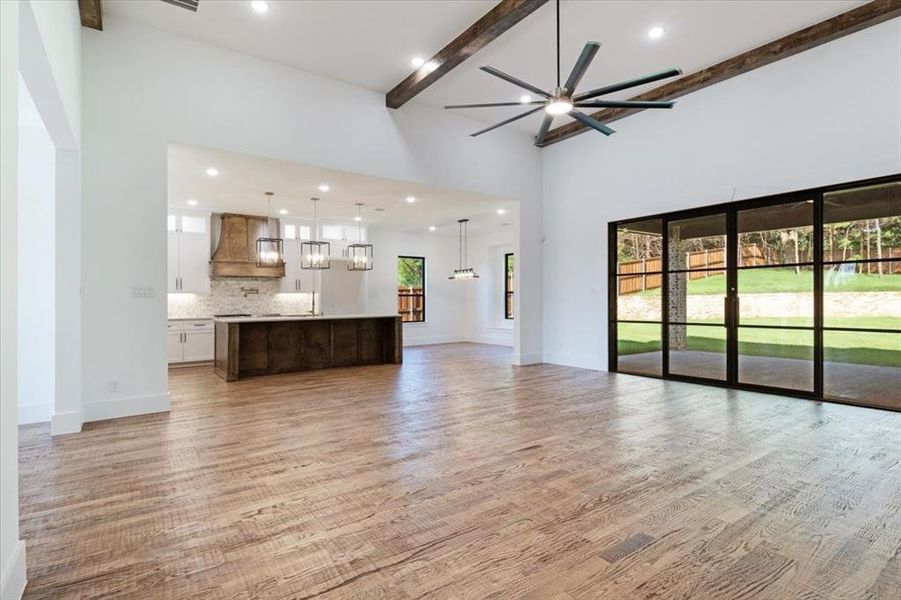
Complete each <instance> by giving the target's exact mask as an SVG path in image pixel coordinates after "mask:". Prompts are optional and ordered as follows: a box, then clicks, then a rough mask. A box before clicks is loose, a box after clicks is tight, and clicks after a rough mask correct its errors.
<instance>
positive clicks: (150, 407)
mask: <svg viewBox="0 0 901 600" xmlns="http://www.w3.org/2000/svg"><path fill="white" fill-rule="evenodd" d="M171 406H172V403H171V400H170V398H169V393H168V392H166V393H165V394H156V395H151V396H132V397H131V398H111V399H109V400H99V401H96V402H86V403H85V405H84V420H85V423H87V422H89V421H104V420H106V419H118V418H120V417H133V416H135V415H146V414H150V413H158V412H168V411H169V409H170V408H171Z"/></svg>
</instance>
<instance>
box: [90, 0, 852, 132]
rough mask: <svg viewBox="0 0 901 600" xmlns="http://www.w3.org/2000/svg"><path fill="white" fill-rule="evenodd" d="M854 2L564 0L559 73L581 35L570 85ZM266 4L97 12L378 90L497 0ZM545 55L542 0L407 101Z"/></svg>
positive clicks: (793, 25) (473, 84)
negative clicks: (579, 67)
mask: <svg viewBox="0 0 901 600" xmlns="http://www.w3.org/2000/svg"><path fill="white" fill-rule="evenodd" d="M864 3H865V2H864V0H770V1H762V0H705V1H700V0H695V1H676V0H668V1H658V2H644V1H640V0H629V1H625V0H623V1H615V0H609V1H603V2H602V1H596V0H563V2H561V13H562V16H561V21H562V23H561V37H562V41H561V53H562V61H561V62H562V65H561V67H562V71H563V78H564V79H565V77H566V75H567V74H568V73H569V70H570V69H571V68H572V65H573V63H574V62H575V60H576V57H577V56H578V55H579V52H581V50H582V46H583V45H584V44H585V42H587V41H597V42H600V43H601V49H600V51H599V52H598V54H597V57H596V58H595V60H594V63H593V64H592V65H591V68H590V70H589V72H588V73H587V75H586V76H585V78H584V79H583V81H582V84H581V85H580V89H586V90H587V89H590V88H592V87H597V86H600V85H603V84H607V83H613V82H617V81H621V80H624V79H629V78H632V77H636V76H638V75H643V74H646V73H650V72H654V71H658V70H661V69H664V68H667V67H671V66H677V67H680V68H682V70H683V71H684V72H685V73H691V72H693V71H696V70H698V69H702V68H704V67H707V66H710V65H712V64H715V63H717V62H719V61H721V60H724V59H726V58H728V57H730V56H734V55H736V54H739V53H741V52H744V51H746V50H750V49H752V48H755V47H757V46H760V45H762V44H765V43H767V42H770V41H772V40H774V39H777V38H779V37H782V36H784V35H787V34H789V33H791V32H793V31H797V30H798V29H801V28H803V27H806V26H809V25H812V24H814V23H817V22H820V21H823V20H825V19H828V18H830V17H833V16H835V15H837V14H840V13H843V12H846V11H848V10H851V9H852V8H854V7H856V6H859V5H861V4H864ZM269 4H270V10H269V11H268V12H267V13H266V14H263V15H258V14H256V13H254V12H253V10H252V8H251V6H250V2H249V1H245V0H228V1H220V0H201V2H200V8H199V9H198V11H197V13H191V12H189V11H186V10H183V9H180V8H177V7H175V6H172V5H170V4H167V3H165V2H161V1H160V0H105V1H104V4H103V6H104V12H105V14H109V15H112V16H115V17H122V18H126V19H130V20H133V21H138V22H141V23H144V24H147V25H151V26H154V27H157V28H160V29H164V30H167V31H172V32H176V33H180V34H183V35H186V36H189V37H192V38H195V39H198V40H201V41H204V42H207V43H211V44H215V45H218V46H222V47H226V48H229V49H232V50H237V51H239V52H244V53H247V54H251V55H254V56H258V57H261V58H265V59H268V60H272V61H276V62H279V63H283V64H287V65H290V66H294V67H297V68H299V69H303V70H306V71H310V72H313V73H317V74H320V75H323V76H326V77H330V78H332V79H337V80H340V81H345V82H348V83H352V84H355V85H358V86H361V87H364V88H368V89H371V90H376V91H379V92H387V91H388V90H389V89H391V88H392V87H394V86H395V85H396V84H397V83H399V82H400V81H401V80H402V79H403V78H404V77H406V76H407V75H409V74H410V73H411V72H412V70H413V68H412V67H411V65H410V60H411V59H412V58H413V56H422V57H423V58H429V57H430V56H431V55H432V54H434V53H435V52H437V51H438V50H440V49H441V48H442V47H443V46H444V45H445V44H447V42H449V41H450V40H452V39H453V38H454V37H456V36H457V35H458V34H459V33H461V32H462V31H463V30H465V29H466V27H468V26H469V25H471V24H472V23H473V22H474V21H476V20H477V19H478V18H479V17H481V16H482V15H483V14H485V13H486V12H488V10H490V8H491V7H492V6H494V4H495V2H494V1H493V0H491V1H482V0H334V1H330V2H309V1H296V0H292V1H279V0H270V2H269ZM652 27H663V28H664V34H663V36H662V37H661V38H660V39H658V40H651V39H650V38H649V37H648V30H649V29H651V28H652ZM554 61H555V41H554V2H553V0H552V1H550V2H548V3H547V4H546V5H545V6H543V7H541V8H540V9H539V10H538V11H536V12H535V13H534V14H532V15H530V16H529V17H527V18H526V19H524V20H523V21H522V22H521V23H519V24H518V25H516V26H515V27H513V28H512V29H511V30H510V31H508V32H506V33H505V34H503V35H502V36H501V37H500V38H498V39H497V40H495V41H494V42H493V43H491V44H489V45H488V46H487V47H486V48H484V49H482V50H481V51H480V52H478V53H476V54H475V55H474V56H473V57H471V58H470V59H469V60H468V61H466V62H465V63H463V64H462V65H461V66H459V67H457V68H456V69H454V70H453V71H451V72H450V73H449V74H448V75H446V76H445V77H443V78H442V79H440V80H439V81H438V82H437V83H436V84H434V85H432V86H431V87H430V88H428V89H427V90H426V91H425V92H423V93H422V94H420V95H419V96H417V97H416V98H414V100H413V101H414V102H420V103H423V104H427V105H430V106H434V107H441V106H444V105H445V104H463V103H475V102H505V101H516V100H518V99H519V98H520V96H521V95H522V94H523V91H522V90H520V89H518V88H517V87H515V86H513V85H511V84H508V83H506V82H504V81H501V80H499V79H497V78H495V77H492V76H490V75H488V74H487V73H483V72H481V71H479V70H478V67H479V66H480V65H486V64H487V65H491V66H493V67H496V68H498V69H501V70H502V71H506V72H508V73H510V74H511V75H514V76H516V77H518V78H520V79H522V80H525V81H527V82H529V83H533V84H535V85H537V86H539V87H543V88H551V87H553V85H554V83H555V75H554V69H555V67H554ZM667 81H671V80H667ZM656 85H661V83H659V82H658V83H656V84H650V85H649V86H646V87H642V88H633V89H632V90H629V91H627V92H622V93H619V94H614V95H611V96H610V98H611V99H620V98H625V97H629V96H632V95H635V94H638V93H641V92H642V91H645V90H646V89H649V88H651V87H654V86H656ZM400 110H403V108H401V109H400ZM518 111H519V108H518V107H509V108H491V109H468V110H460V111H457V112H460V113H463V114H466V115H468V116H471V117H473V118H475V119H478V120H480V121H484V122H486V123H495V122H497V121H500V120H503V119H504V118H507V117H509V116H512V115H515V114H517V113H518ZM540 119H541V116H540V115H533V116H531V117H528V118H525V119H522V120H520V121H517V122H516V123H513V124H511V125H510V126H509V127H515V128H518V129H521V130H523V131H527V132H530V133H534V132H535V131H536V130H537V128H538V124H539V121H540ZM565 122H568V119H565V118H563V119H558V120H557V121H555V126H558V125H560V124H563V123H565ZM487 135H490V134H487Z"/></svg>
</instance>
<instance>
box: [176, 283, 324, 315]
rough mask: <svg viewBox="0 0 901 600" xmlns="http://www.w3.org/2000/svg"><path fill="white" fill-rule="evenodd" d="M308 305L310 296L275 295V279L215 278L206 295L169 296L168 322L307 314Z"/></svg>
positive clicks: (309, 305) (276, 293)
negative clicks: (244, 314) (222, 316)
mask: <svg viewBox="0 0 901 600" xmlns="http://www.w3.org/2000/svg"><path fill="white" fill-rule="evenodd" d="M242 288H243V289H242ZM247 290H251V293H247ZM252 290H257V293H252ZM317 300H318V298H317ZM311 305H312V295H311V294H280V293H278V280H277V279H215V278H214V279H212V280H211V281H210V293H209V294H169V318H170V319H185V318H203V317H211V316H213V315H222V314H234V313H249V314H252V315H264V314H271V313H280V314H297V313H306V312H309V311H310V307H311Z"/></svg>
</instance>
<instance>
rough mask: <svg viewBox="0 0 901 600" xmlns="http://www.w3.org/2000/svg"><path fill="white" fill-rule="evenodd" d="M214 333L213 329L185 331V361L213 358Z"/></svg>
mask: <svg viewBox="0 0 901 600" xmlns="http://www.w3.org/2000/svg"><path fill="white" fill-rule="evenodd" d="M214 335H215V334H214V333H213V332H212V331H185V341H184V343H183V344H182V349H183V355H182V359H183V360H184V361H185V362H196V361H201V360H213V355H214V354H215V348H214V341H213V338H214Z"/></svg>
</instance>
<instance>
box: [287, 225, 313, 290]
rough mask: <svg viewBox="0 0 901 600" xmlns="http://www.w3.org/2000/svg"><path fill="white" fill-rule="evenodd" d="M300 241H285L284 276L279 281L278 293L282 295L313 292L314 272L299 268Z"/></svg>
mask: <svg viewBox="0 0 901 600" xmlns="http://www.w3.org/2000/svg"><path fill="white" fill-rule="evenodd" d="M300 244H301V240H291V239H286V240H285V276H284V277H283V278H282V279H281V280H279V292H281V293H283V294H296V293H301V292H303V293H309V292H312V291H313V289H314V288H313V286H314V283H315V281H316V279H315V278H316V271H314V270H311V269H301V268H300Z"/></svg>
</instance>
